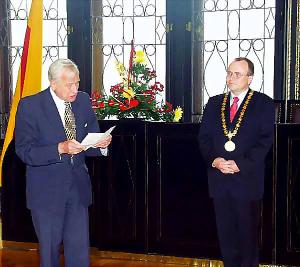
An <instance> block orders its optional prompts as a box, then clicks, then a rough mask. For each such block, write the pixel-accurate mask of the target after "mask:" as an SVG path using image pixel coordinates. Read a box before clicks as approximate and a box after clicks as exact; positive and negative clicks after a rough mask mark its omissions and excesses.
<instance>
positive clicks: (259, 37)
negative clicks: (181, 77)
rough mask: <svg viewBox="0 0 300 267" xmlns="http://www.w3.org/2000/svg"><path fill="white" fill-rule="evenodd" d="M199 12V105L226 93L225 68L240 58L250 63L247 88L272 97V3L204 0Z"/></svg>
mask: <svg viewBox="0 0 300 267" xmlns="http://www.w3.org/2000/svg"><path fill="white" fill-rule="evenodd" d="M199 12H200V13H199V14H198V17H199V18H202V19H203V22H202V23H203V25H204V27H203V29H204V38H203V40H201V42H202V47H203V71H202V76H203V84H202V88H203V98H202V99H203V102H204V103H206V102H207V100H208V98H209V97H210V96H213V95H216V94H221V93H223V92H225V91H226V90H227V88H226V84H225V79H226V68H227V65H228V64H229V63H230V62H231V61H232V60H233V59H234V58H236V57H240V56H241V57H248V58H249V59H250V60H251V61H253V63H254V66H255V75H254V79H253V82H252V84H251V87H252V88H253V89H255V90H257V91H260V92H264V93H266V94H267V95H269V96H271V97H272V96H273V78H274V38H275V0H251V1H250V0H205V1H203V9H202V10H200V11H199ZM216 77H217V78H216Z"/></svg>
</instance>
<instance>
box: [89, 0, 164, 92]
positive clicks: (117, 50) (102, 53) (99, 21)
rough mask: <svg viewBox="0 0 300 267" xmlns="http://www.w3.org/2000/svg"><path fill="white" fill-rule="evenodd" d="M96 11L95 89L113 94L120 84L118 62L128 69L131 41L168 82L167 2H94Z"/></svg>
mask: <svg viewBox="0 0 300 267" xmlns="http://www.w3.org/2000/svg"><path fill="white" fill-rule="evenodd" d="M92 9H93V10H92V30H93V31H92V32H93V60H94V62H93V90H100V91H105V92H106V93H109V90H110V87H111V86H112V85H114V84H116V83H118V82H119V81H120V77H119V76H118V73H117V71H116V68H115V62H116V61H117V60H118V61H120V62H122V63H124V64H125V66H126V67H128V61H129V54H130V43H131V40H134V45H135V49H136V50H144V51H145V53H146V56H147V59H148V65H149V67H151V68H153V69H155V70H156V72H157V75H158V77H157V79H158V80H159V81H160V82H161V83H165V73H166V70H165V69H166V2H165V0H93V8H92Z"/></svg>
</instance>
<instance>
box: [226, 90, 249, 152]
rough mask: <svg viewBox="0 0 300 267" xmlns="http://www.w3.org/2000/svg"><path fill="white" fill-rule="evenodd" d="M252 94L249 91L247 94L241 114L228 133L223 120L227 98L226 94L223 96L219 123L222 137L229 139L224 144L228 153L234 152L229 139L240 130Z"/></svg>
mask: <svg viewBox="0 0 300 267" xmlns="http://www.w3.org/2000/svg"><path fill="white" fill-rule="evenodd" d="M253 94H254V91H253V90H251V89H249V94H248V96H247V98H246V100H245V103H244V105H243V106H242V107H241V112H240V115H239V117H238V119H237V122H236V124H235V126H234V127H233V130H230V131H229V130H228V127H227V125H226V118H225V109H226V102H227V98H228V93H226V94H225V95H224V98H223V102H222V106H221V123H222V128H223V132H224V135H225V136H226V137H227V138H228V139H229V140H228V141H227V142H226V143H225V144H224V148H225V150H226V151H228V152H232V151H234V150H235V143H234V142H232V141H231V139H232V138H234V137H235V136H236V135H237V133H238V131H239V128H240V126H241V123H242V121H243V118H244V115H245V112H246V109H247V107H248V104H249V102H250V100H251V98H252V96H253Z"/></svg>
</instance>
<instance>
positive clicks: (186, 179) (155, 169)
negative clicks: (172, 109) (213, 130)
mask: <svg viewBox="0 0 300 267" xmlns="http://www.w3.org/2000/svg"><path fill="white" fill-rule="evenodd" d="M148 129H149V130H148V147H149V153H148V156H149V158H148V162H149V168H148V169H149V178H148V184H149V190H148V192H149V195H148V200H149V201H148V204H149V218H152V219H151V220H150V219H149V226H148V227H149V228H148V229H149V252H151V253H164V254H173V255H181V256H195V257H212V258H217V257H218V256H219V250H218V242H217V236H216V226H215V218H214V211H213V205H212V201H211V199H210V198H209V196H208V185H207V176H206V167H205V163H204V161H203V159H202V158H201V155H200V152H199V149H198V143H197V134H198V130H199V125H197V124H185V125H180V124H169V125H163V127H162V126H161V125H160V124H149V127H148ZM150 150H152V151H151V152H150Z"/></svg>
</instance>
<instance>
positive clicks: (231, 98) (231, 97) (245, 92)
mask: <svg viewBox="0 0 300 267" xmlns="http://www.w3.org/2000/svg"><path fill="white" fill-rule="evenodd" d="M248 91H249V88H248V89H247V90H246V91H244V92H242V93H240V94H239V95H238V96H237V97H238V98H239V102H238V103H239V104H240V103H242V102H243V100H244V98H245V96H246V95H247V93H248ZM234 97H235V95H234V94H232V93H230V103H231V102H232V101H233V98H234Z"/></svg>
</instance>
